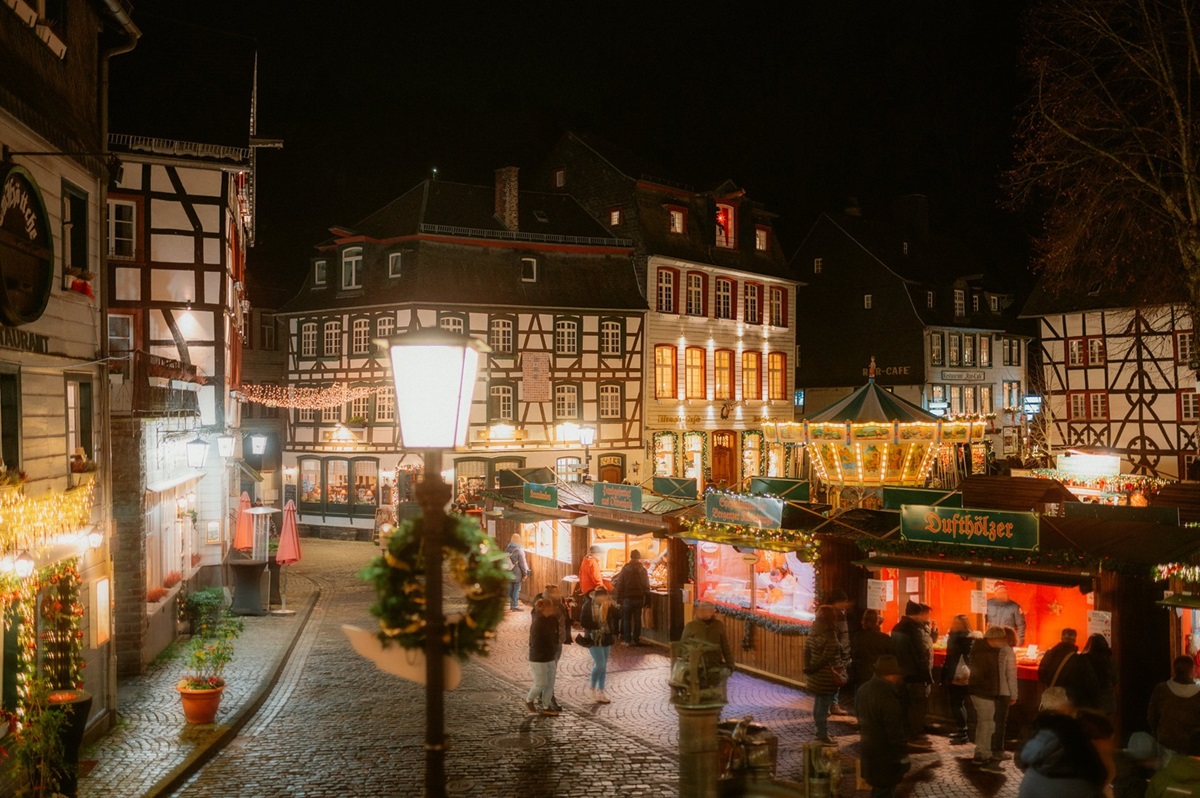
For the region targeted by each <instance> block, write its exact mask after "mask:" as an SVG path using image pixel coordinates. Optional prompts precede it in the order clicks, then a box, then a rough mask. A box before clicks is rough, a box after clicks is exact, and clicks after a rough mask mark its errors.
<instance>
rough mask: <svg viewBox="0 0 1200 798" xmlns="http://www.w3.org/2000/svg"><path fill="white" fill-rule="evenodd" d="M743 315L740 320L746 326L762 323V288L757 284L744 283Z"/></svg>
mask: <svg viewBox="0 0 1200 798" xmlns="http://www.w3.org/2000/svg"><path fill="white" fill-rule="evenodd" d="M745 291H746V296H745V313H744V314H743V315H742V320H743V321H745V322H746V323H747V324H759V323H760V322H761V321H762V287H761V286H759V284H758V283H746V288H745Z"/></svg>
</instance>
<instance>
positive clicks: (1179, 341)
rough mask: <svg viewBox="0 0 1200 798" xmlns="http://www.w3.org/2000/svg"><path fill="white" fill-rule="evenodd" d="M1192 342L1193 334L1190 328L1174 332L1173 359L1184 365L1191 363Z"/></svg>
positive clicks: (1193, 340)
mask: <svg viewBox="0 0 1200 798" xmlns="http://www.w3.org/2000/svg"><path fill="white" fill-rule="evenodd" d="M1194 344H1195V335H1194V334H1193V333H1192V331H1191V330H1184V331H1182V332H1177V333H1175V361H1176V362H1177V363H1183V364H1185V365H1186V364H1188V363H1191V362H1192V350H1193V347H1194Z"/></svg>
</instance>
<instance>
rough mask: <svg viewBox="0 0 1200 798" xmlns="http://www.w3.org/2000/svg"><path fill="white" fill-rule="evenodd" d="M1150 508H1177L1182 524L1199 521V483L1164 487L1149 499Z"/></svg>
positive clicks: (1179, 483)
mask: <svg viewBox="0 0 1200 798" xmlns="http://www.w3.org/2000/svg"><path fill="white" fill-rule="evenodd" d="M1150 506H1151V507H1175V508H1177V509H1178V510H1179V522H1180V523H1182V524H1190V523H1195V522H1197V521H1200V483H1196V482H1173V483H1171V484H1170V485H1164V486H1163V487H1162V488H1160V489H1159V491H1158V493H1156V494H1154V495H1153V496H1151V497H1150Z"/></svg>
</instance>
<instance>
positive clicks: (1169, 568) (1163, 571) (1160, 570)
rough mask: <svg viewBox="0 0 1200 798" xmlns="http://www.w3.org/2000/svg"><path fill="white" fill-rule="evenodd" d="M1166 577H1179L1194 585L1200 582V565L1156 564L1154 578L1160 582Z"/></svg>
mask: <svg viewBox="0 0 1200 798" xmlns="http://www.w3.org/2000/svg"><path fill="white" fill-rule="evenodd" d="M1189 526H1191V524H1189ZM1164 579H1178V580H1180V581H1182V582H1186V583H1188V584H1193V585H1195V584H1200V565H1184V564H1183V563H1177V562H1173V563H1167V564H1166V565H1156V566H1154V580H1155V581H1156V582H1160V581H1162V580H1164Z"/></svg>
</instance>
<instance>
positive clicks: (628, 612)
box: [613, 549, 650, 646]
mask: <svg viewBox="0 0 1200 798" xmlns="http://www.w3.org/2000/svg"><path fill="white" fill-rule="evenodd" d="M613 592H614V593H615V594H616V595H615V596H614V601H616V602H617V604H618V605H619V606H620V607H621V639H622V640H623V641H624V642H625V645H627V646H640V645H641V644H642V609H643V608H644V607H645V606H646V600H647V599H649V598H650V574H648V573H646V566H645V565H644V564H643V563H642V553H641V552H640V551H638V550H637V549H634V550H633V551H632V552H630V554H629V562H627V563H625V566H624V567H623V568H621V570H620V572H619V573H618V574H617V575H616V576H615V577H614V578H613Z"/></svg>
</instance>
